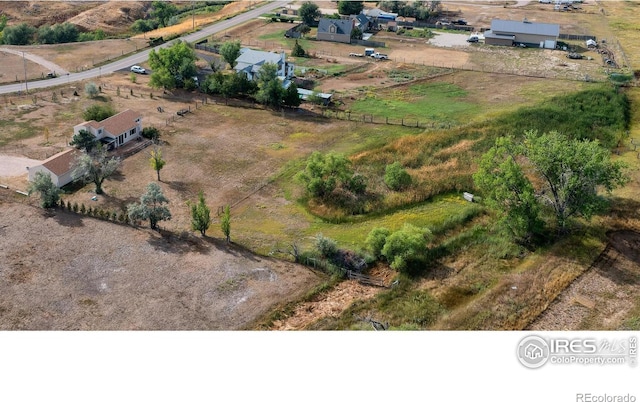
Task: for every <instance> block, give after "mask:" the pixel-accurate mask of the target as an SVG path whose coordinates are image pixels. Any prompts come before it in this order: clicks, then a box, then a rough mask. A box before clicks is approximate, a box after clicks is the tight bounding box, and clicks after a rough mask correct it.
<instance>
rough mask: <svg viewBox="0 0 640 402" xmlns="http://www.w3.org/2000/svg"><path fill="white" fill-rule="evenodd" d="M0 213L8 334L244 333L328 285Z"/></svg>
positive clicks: (89, 227) (172, 241) (210, 244)
mask: <svg viewBox="0 0 640 402" xmlns="http://www.w3.org/2000/svg"><path fill="white" fill-rule="evenodd" d="M0 191H2V192H3V194H1V195H0V196H2V197H7V194H6V192H7V191H8V190H2V189H0ZM0 208H1V209H2V217H3V220H2V224H1V225H0V261H2V263H0V329H2V330H233V329H242V328H244V327H246V326H248V325H250V324H251V322H252V321H253V320H255V319H257V318H258V317H259V316H260V315H261V314H264V313H265V312H267V311H268V310H269V308H271V306H272V305H273V304H274V303H275V302H276V301H285V302H286V301H287V300H293V299H295V298H297V297H300V296H301V294H302V293H304V292H305V291H306V289H309V288H310V287H312V286H314V285H316V284H317V283H318V282H319V281H320V279H321V278H320V277H318V276H317V275H316V274H314V273H312V272H311V271H309V270H308V269H306V268H304V267H301V266H298V265H295V264H291V263H287V262H283V261H278V260H273V259H270V258H265V257H258V256H256V255H254V254H252V253H249V252H247V251H246V250H244V249H242V248H239V247H236V246H233V245H231V246H228V245H225V244H224V243H222V242H220V241H218V240H215V239H210V238H209V239H202V238H200V237H195V236H189V235H188V236H181V237H176V236H172V235H165V236H163V235H161V234H159V233H156V232H152V231H148V230H142V229H137V230H136V229H134V228H132V227H129V226H122V225H118V224H114V223H109V222H104V221H99V220H97V219H93V218H86V217H81V216H79V215H75V214H69V213H65V212H53V213H47V212H44V211H42V210H41V209H39V208H36V207H33V206H29V205H25V204H21V203H15V202H10V203H6V202H3V201H2V200H1V199H0ZM43 233H46V236H45V237H46V238H45V237H43Z"/></svg>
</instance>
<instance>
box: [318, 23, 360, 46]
mask: <svg viewBox="0 0 640 402" xmlns="http://www.w3.org/2000/svg"><path fill="white" fill-rule="evenodd" d="M353 25H354V22H353V20H335V19H330V18H320V22H319V23H318V33H317V35H316V39H317V40H324V41H329V42H341V43H351V31H352V30H353Z"/></svg>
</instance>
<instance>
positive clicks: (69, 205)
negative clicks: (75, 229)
mask: <svg viewBox="0 0 640 402" xmlns="http://www.w3.org/2000/svg"><path fill="white" fill-rule="evenodd" d="M76 209H77V207H76V204H74V205H73V211H74V212H75V211H76ZM67 210H69V211H71V210H72V209H71V201H67Z"/></svg>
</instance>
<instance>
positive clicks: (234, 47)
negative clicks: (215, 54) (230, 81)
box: [220, 40, 240, 68]
mask: <svg viewBox="0 0 640 402" xmlns="http://www.w3.org/2000/svg"><path fill="white" fill-rule="evenodd" d="M220 56H222V58H223V59H224V61H226V62H227V63H229V65H230V66H231V68H234V67H235V66H236V59H237V58H238V57H240V41H239V40H234V41H227V42H225V43H223V44H222V46H220Z"/></svg>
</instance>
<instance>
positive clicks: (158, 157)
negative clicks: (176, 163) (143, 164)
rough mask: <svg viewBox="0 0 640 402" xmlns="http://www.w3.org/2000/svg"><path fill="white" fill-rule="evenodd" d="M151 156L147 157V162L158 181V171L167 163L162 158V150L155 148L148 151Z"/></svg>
mask: <svg viewBox="0 0 640 402" xmlns="http://www.w3.org/2000/svg"><path fill="white" fill-rule="evenodd" d="M150 154H151V158H149V164H150V165H151V168H152V169H153V170H155V171H156V173H157V174H158V181H160V171H161V170H162V168H163V167H164V165H166V164H167V161H165V160H164V159H162V150H160V148H156V149H154V150H152V151H151V152H150Z"/></svg>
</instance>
